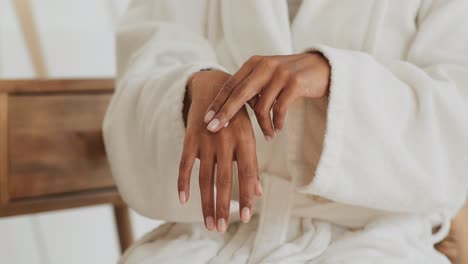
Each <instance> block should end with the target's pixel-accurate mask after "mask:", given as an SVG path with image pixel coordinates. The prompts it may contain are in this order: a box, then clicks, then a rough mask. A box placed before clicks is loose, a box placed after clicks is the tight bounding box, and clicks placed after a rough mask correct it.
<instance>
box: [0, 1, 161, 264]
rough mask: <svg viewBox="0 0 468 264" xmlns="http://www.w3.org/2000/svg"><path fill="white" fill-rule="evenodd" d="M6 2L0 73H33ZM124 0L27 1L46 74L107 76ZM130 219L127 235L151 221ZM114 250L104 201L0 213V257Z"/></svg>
mask: <svg viewBox="0 0 468 264" xmlns="http://www.w3.org/2000/svg"><path fill="white" fill-rule="evenodd" d="M14 1H16V0H0V79H30V78H35V77H37V76H36V75H37V71H35V69H34V67H33V63H32V60H31V57H30V54H29V53H28V45H27V41H26V40H25V36H23V34H22V30H21V26H20V23H19V20H18V17H17V13H16V11H15V2H14ZM128 2H129V1H128V0H30V1H29V3H30V8H31V11H32V21H33V22H34V23H35V26H36V28H37V33H38V36H39V39H40V44H41V52H42V55H43V58H44V65H45V68H46V71H47V76H46V77H48V78H113V77H114V73H115V56H114V33H113V32H114V29H115V26H116V21H117V19H118V17H119V16H120V15H121V14H122V13H123V12H124V11H125V9H126V6H127V4H128ZM26 39H27V36H26ZM0 147H1V146H0ZM131 220H132V229H133V233H134V237H135V239H137V238H138V237H140V236H141V235H142V234H144V233H145V232H147V231H149V230H150V229H153V228H154V227H155V226H156V225H158V222H156V221H152V220H149V219H145V218H143V217H141V216H138V215H137V214H135V213H133V212H131ZM119 251H120V250H119V242H118V236H117V233H116V227H115V222H114V215H113V212H112V207H111V206H110V205H99V206H92V207H82V208H78V209H67V210H61V211H54V212H49V213H40V214H29V215H24V216H13V217H3V218H0V263H9V264H10V263H11V264H23V263H24V264H26V263H27V264H31V263H33V264H34V263H38V264H64V263H67V264H74V263H115V262H116V261H117V259H118V256H119V254H120V253H119Z"/></svg>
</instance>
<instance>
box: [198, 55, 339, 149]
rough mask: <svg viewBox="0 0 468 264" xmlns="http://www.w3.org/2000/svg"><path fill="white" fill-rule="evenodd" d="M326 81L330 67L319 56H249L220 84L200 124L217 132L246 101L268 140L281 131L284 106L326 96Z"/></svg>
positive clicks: (321, 56)
mask: <svg viewBox="0 0 468 264" xmlns="http://www.w3.org/2000/svg"><path fill="white" fill-rule="evenodd" d="M329 80H330V65H329V63H328V61H327V59H326V58H325V57H323V55H321V54H320V53H302V54H295V55H286V56H253V57H252V58H250V59H249V60H248V61H247V62H245V63H244V65H243V66H242V67H241V68H240V69H239V71H238V72H237V73H235V74H234V75H233V76H232V77H231V78H229V80H228V81H227V82H226V83H225V84H224V85H223V87H222V89H221V90H220V91H219V93H218V95H217V96H216V98H215V99H214V100H213V102H212V103H211V105H210V106H209V108H208V110H207V112H206V115H205V118H204V121H205V123H209V124H208V127H207V128H208V130H210V131H212V132H217V131H219V130H221V129H222V128H223V127H224V126H225V125H226V124H227V123H228V122H229V121H230V120H231V118H232V117H233V116H234V115H235V114H236V113H237V112H238V111H239V109H241V108H242V107H243V106H244V104H245V103H247V102H248V103H249V105H250V106H251V107H252V108H253V109H254V111H255V115H256V117H257V121H258V123H259V125H260V127H261V129H262V131H263V134H264V135H265V139H266V140H267V141H270V140H272V139H273V137H274V136H275V133H277V132H279V131H280V130H281V129H282V128H283V126H284V120H285V117H286V112H287V109H288V106H289V105H290V104H291V103H292V102H293V101H294V100H295V99H297V98H298V97H308V98H319V97H323V96H326V95H327V94H328V87H329ZM271 110H273V118H272V119H271V117H270V111H271Z"/></svg>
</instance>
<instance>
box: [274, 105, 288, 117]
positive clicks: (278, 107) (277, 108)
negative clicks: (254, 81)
mask: <svg viewBox="0 0 468 264" xmlns="http://www.w3.org/2000/svg"><path fill="white" fill-rule="evenodd" d="M284 111H285V109H284V106H283V104H282V103H281V102H279V103H276V104H275V105H274V106H273V115H275V116H281V115H283V113H284Z"/></svg>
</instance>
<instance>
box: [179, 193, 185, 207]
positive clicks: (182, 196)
mask: <svg viewBox="0 0 468 264" xmlns="http://www.w3.org/2000/svg"><path fill="white" fill-rule="evenodd" d="M179 201H180V204H181V205H184V204H185V203H186V202H187V196H186V195H185V192H180V193H179Z"/></svg>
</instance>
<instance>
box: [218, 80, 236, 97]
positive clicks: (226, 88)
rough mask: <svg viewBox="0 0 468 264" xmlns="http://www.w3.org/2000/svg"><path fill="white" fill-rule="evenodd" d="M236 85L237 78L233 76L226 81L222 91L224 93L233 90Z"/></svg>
mask: <svg viewBox="0 0 468 264" xmlns="http://www.w3.org/2000/svg"><path fill="white" fill-rule="evenodd" d="M234 86H235V80H234V79H233V78H230V79H229V80H227V81H226V83H224V89H223V90H222V91H221V92H222V93H223V95H224V94H227V93H228V92H229V91H231V90H232V89H233V88H234Z"/></svg>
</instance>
